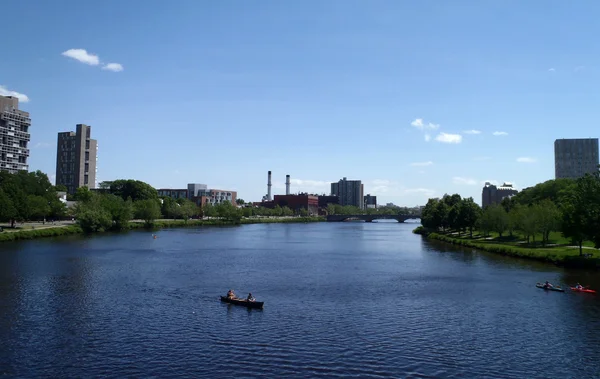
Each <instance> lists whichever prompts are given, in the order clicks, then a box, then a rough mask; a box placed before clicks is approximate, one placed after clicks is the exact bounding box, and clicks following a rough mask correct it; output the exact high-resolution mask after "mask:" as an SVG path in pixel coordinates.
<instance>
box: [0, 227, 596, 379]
mask: <svg viewBox="0 0 600 379" xmlns="http://www.w3.org/2000/svg"><path fill="white" fill-rule="evenodd" d="M413 227H414V225H409V224H397V223H383V222H382V223H372V224H371V223H331V224H323V223H321V224H298V225H289V224H288V225H285V224H280V225H275V224H270V225H268V224H265V225H247V226H241V227H231V228H204V229H171V230H164V231H161V232H159V238H158V239H152V237H151V233H146V232H133V233H129V234H125V235H105V236H97V237H94V238H90V239H83V238H70V239H59V240H39V241H32V242H22V243H18V244H2V245H0V341H1V345H0V375H4V376H5V377H19V378H30V377H36V378H39V377H44V378H80V377H113V378H125V377H132V378H133V377H135V378H150V377H160V378H170V377H206V378H240V377H273V378H283V377H285V378H297V377H304V378H314V377H328V378H330V377H331V378H335V377H340V378H342V377H343V378H351V377H356V378H379V377H394V378H440V377H443V378H453V377H457V378H458V377H460V378H478V377H481V378H483V377H485V378H569V377H572V378H592V377H598V376H599V375H600V360H599V359H598V356H599V355H600V301H598V299H597V298H596V296H594V295H588V294H574V293H555V292H551V293H548V292H545V291H543V290H539V289H537V288H535V286H534V285H535V283H536V282H538V281H543V280H550V281H553V282H557V283H565V282H567V283H572V282H573V281H581V282H582V283H583V284H592V285H597V286H598V287H600V283H598V282H597V279H595V277H596V275H594V274H587V273H585V272H566V271H564V270H562V269H559V268H555V267H553V266H549V265H544V264H537V263H531V262H523V261H518V260H514V259H507V258H502V257H498V256H493V255H486V254H478V253H473V252H471V251H470V250H458V249H455V248H452V247H449V246H447V245H442V244H438V243H429V242H425V241H423V240H422V239H421V237H420V236H416V235H413V234H412V233H411V232H410V231H411V229H412V228H413ZM230 288H233V289H234V290H235V291H236V292H237V293H238V294H239V295H246V294H247V293H248V292H249V291H251V292H252V293H253V294H254V295H255V296H256V297H257V298H258V300H260V301H264V302H265V308H264V310H262V311H261V310H248V309H246V308H243V307H237V306H232V305H227V304H223V303H221V302H220V301H219V295H221V294H225V292H226V291H227V290H228V289H230Z"/></svg>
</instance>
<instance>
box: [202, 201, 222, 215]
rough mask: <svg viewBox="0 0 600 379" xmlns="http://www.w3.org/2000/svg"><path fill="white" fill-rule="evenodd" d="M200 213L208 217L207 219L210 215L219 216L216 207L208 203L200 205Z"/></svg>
mask: <svg viewBox="0 0 600 379" xmlns="http://www.w3.org/2000/svg"><path fill="white" fill-rule="evenodd" d="M202 213H203V214H204V216H205V217H208V218H209V219H210V218H211V217H218V216H219V214H218V212H217V209H216V207H215V206H213V205H212V204H210V203H206V204H204V206H203V207H202Z"/></svg>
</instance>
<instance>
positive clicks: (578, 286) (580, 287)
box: [575, 283, 583, 290]
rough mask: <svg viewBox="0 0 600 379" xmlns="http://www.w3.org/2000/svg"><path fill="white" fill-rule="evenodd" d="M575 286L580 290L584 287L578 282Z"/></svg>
mask: <svg viewBox="0 0 600 379" xmlns="http://www.w3.org/2000/svg"><path fill="white" fill-rule="evenodd" d="M575 288H576V289H578V290H582V289H583V286H582V285H581V284H579V283H577V284H576V285H575Z"/></svg>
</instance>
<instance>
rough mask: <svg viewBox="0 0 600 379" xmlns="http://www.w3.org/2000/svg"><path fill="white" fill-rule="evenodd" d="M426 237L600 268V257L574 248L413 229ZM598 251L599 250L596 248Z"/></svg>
mask: <svg viewBox="0 0 600 379" xmlns="http://www.w3.org/2000/svg"><path fill="white" fill-rule="evenodd" d="M413 233H414V234H419V235H421V236H423V237H424V238H426V239H431V240H434V241H439V242H444V243H449V244H452V245H456V246H463V247H468V248H473V249H476V250H481V251H485V252H488V253H493V254H499V255H504V256H507V257H513V258H521V259H530V260H536V261H539V262H545V263H552V264H554V265H556V266H561V267H566V268H583V269H594V270H599V269H600V258H598V257H597V256H596V257H590V258H588V257H585V256H583V257H582V256H580V255H579V251H578V249H576V248H573V254H564V253H563V254H560V250H557V248H555V247H546V248H543V247H520V246H513V245H509V244H503V243H493V242H484V241H481V240H479V239H471V238H470V237H467V236H466V234H465V237H454V236H449V235H446V234H442V233H436V232H431V231H428V230H427V229H425V228H424V227H423V226H419V227H417V228H416V229H414V230H413ZM594 252H597V250H594Z"/></svg>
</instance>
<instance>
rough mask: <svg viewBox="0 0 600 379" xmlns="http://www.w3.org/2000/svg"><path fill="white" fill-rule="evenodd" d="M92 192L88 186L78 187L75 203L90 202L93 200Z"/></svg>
mask: <svg viewBox="0 0 600 379" xmlns="http://www.w3.org/2000/svg"><path fill="white" fill-rule="evenodd" d="M92 194H93V193H92V191H90V189H89V188H87V187H86V186H84V187H78V188H77V189H76V190H75V194H74V195H73V199H75V201H90V200H91V199H92Z"/></svg>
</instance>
